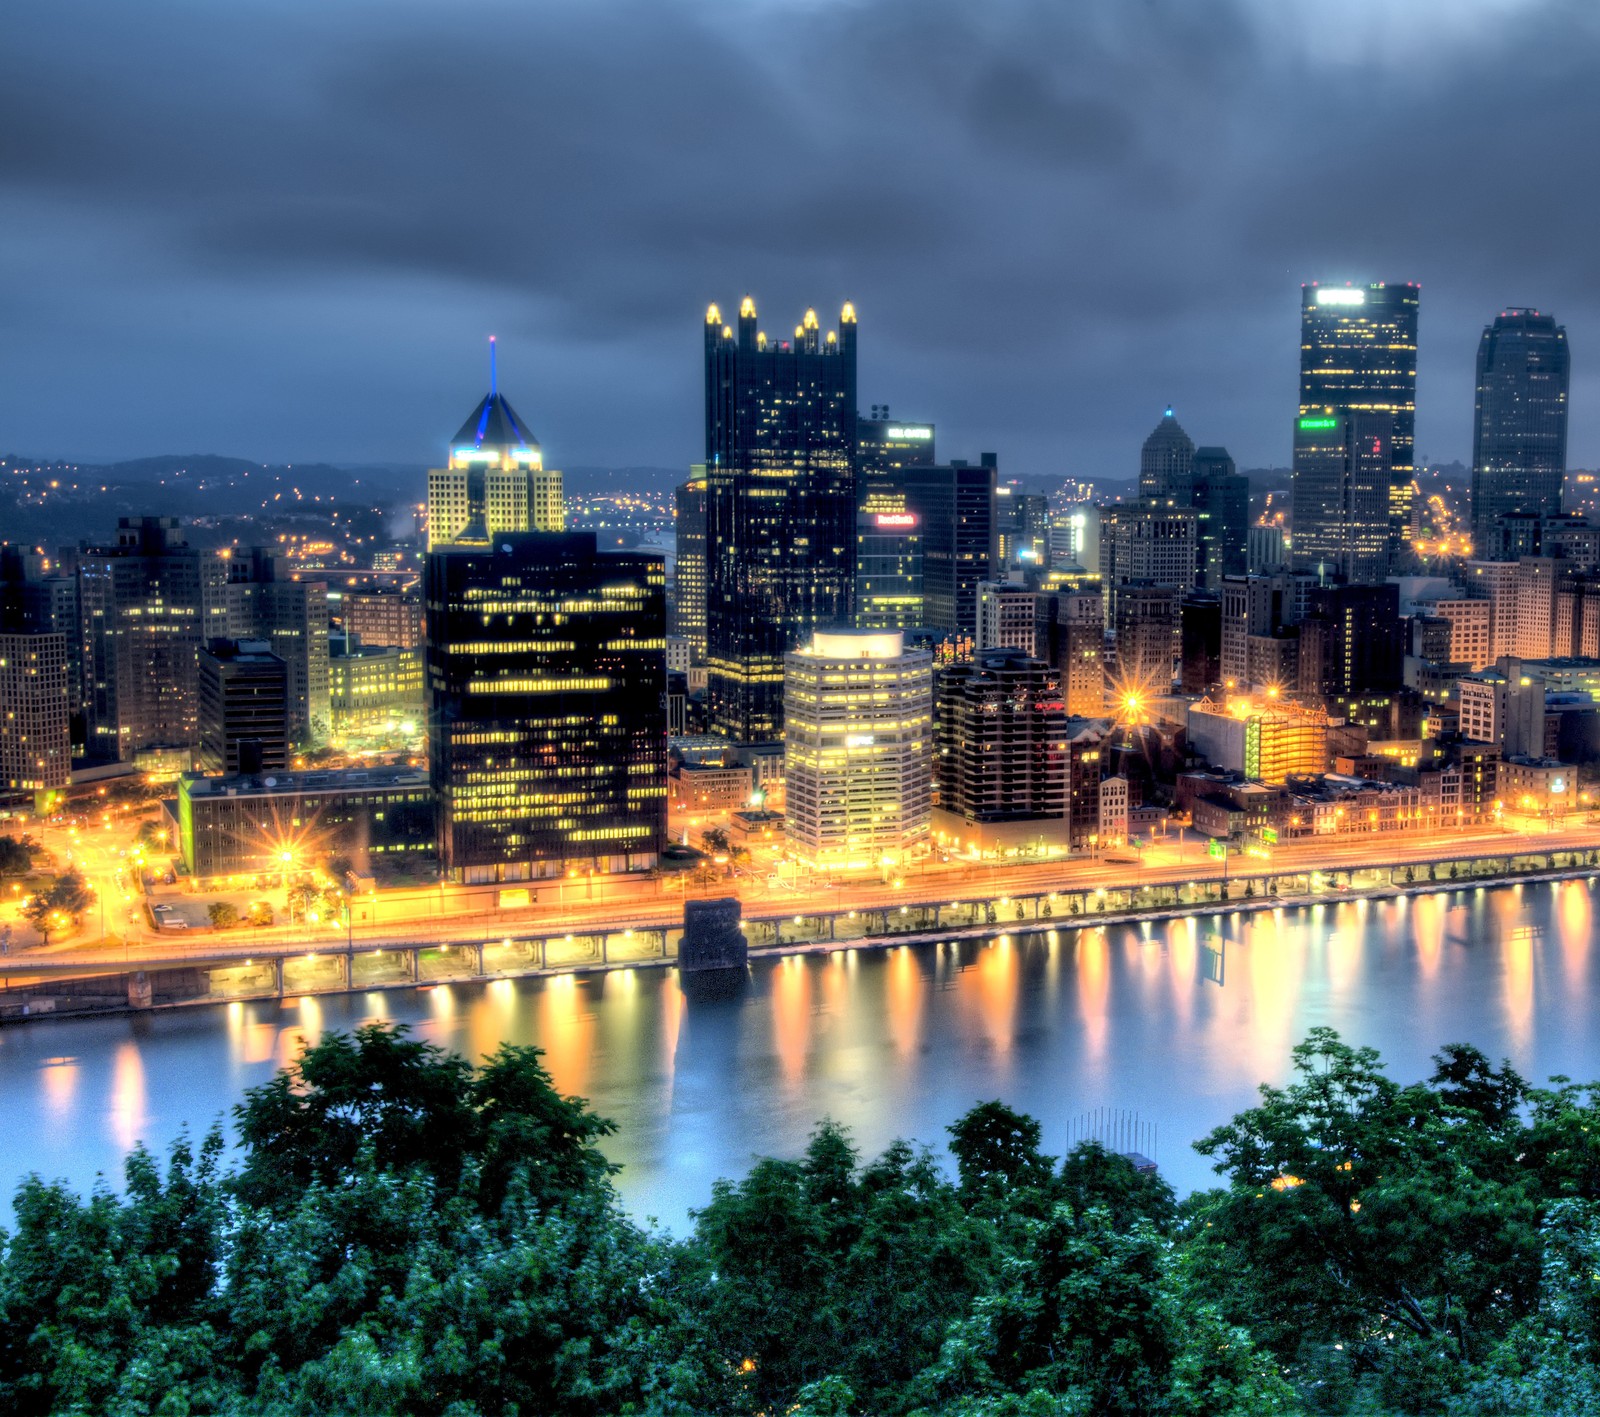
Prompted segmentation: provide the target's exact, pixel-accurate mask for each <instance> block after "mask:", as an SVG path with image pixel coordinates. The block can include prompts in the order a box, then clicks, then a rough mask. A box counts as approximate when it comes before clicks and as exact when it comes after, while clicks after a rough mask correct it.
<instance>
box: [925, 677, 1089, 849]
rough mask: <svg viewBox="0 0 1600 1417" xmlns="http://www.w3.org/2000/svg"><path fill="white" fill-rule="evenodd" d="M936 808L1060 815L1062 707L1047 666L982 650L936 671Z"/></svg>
mask: <svg viewBox="0 0 1600 1417" xmlns="http://www.w3.org/2000/svg"><path fill="white" fill-rule="evenodd" d="M937 695H938V714H937V718H936V722H937V725H938V727H937V734H936V742H937V746H938V752H937V756H936V757H935V760H934V761H935V765H936V770H937V773H938V779H939V803H940V809H941V810H942V811H945V812H949V813H951V814H953V815H954V816H957V817H960V818H962V819H963V820H965V821H968V822H1005V821H1017V820H1024V819H1027V818H1037V817H1064V816H1065V815H1066V811H1067V756H1068V754H1067V731H1066V728H1067V714H1066V710H1065V708H1064V707H1063V706H1062V703H1061V683H1060V679H1059V678H1058V676H1057V675H1056V672H1055V670H1054V669H1053V668H1052V667H1051V666H1049V665H1047V664H1045V663H1043V662H1042V661H1040V660H1037V659H1033V658H1030V657H1029V656H1028V655H1025V654H1022V653H1021V652H1019V651H1017V650H989V651H985V652H984V653H982V654H979V655H976V656H975V657H974V658H973V660H972V661H971V662H970V663H968V664H957V665H953V666H951V667H950V668H948V669H945V670H943V671H941V672H940V675H939V686H938V690H937Z"/></svg>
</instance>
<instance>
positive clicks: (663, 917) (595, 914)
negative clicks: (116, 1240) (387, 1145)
mask: <svg viewBox="0 0 1600 1417" xmlns="http://www.w3.org/2000/svg"><path fill="white" fill-rule="evenodd" d="M1575 848H1576V849H1600V826H1593V825H1585V826H1584V827H1582V828H1579V829H1575V830H1571V831H1557V832H1549V833H1546V832H1539V833H1533V834H1524V833H1521V832H1507V831H1504V830H1483V831H1475V832H1463V833H1456V832H1450V833H1445V832H1431V833H1430V832H1406V833H1403V834H1402V833H1394V834H1384V835H1382V836H1377V837H1374V836H1367V835H1361V836H1351V837H1347V838H1340V839H1333V840H1329V839H1327V838H1322V839H1318V840H1315V841H1302V842H1295V843H1288V844H1284V845H1282V846H1278V847H1275V848H1273V849H1272V853H1271V856H1270V859H1266V860H1263V859H1258V858H1252V857H1248V856H1235V855H1230V858H1229V859H1228V861H1227V864H1226V873H1227V874H1228V875H1230V876H1234V877H1238V876H1243V875H1248V874H1261V873H1263V872H1265V871H1269V870H1270V871H1273V872H1278V873H1283V872H1298V871H1319V870H1320V871H1328V870H1336V869H1337V870H1346V869H1355V868H1359V867H1388V866H1393V865H1404V864H1405V863H1407V862H1409V861H1426V860H1439V859H1444V858H1448V857H1451V856H1473V855H1478V856H1484V855H1495V854H1499V853H1502V852H1504V853H1512V852H1517V851H1544V850H1565V849H1575ZM100 869H103V868H100ZM1223 874H1224V868H1223V863H1222V862H1221V861H1218V860H1216V859H1214V858H1212V857H1210V856H1207V855H1206V854H1204V850H1203V847H1201V846H1200V845H1199V843H1197V842H1194V841H1191V842H1189V843H1188V844H1187V845H1186V846H1185V847H1183V848H1176V847H1174V846H1173V845H1171V844H1170V843H1169V844H1167V845H1165V846H1164V845H1162V844H1161V843H1159V842H1158V843H1156V844H1155V845H1154V846H1152V847H1149V848H1146V849H1145V851H1144V852H1143V853H1142V854H1141V861H1140V864H1137V865H1136V864H1134V863H1133V862H1131V861H1129V862H1123V861H1090V860H1082V859H1077V860H1072V861H1060V860H1058V861H1053V862H1040V863H1034V864H1021V865H1016V864H1013V865H1006V866H998V865H997V866H984V867H972V866H970V865H960V864H958V863H951V864H950V865H949V866H945V865H942V864H936V865H934V866H932V867H930V868H929V869H928V870H927V871H926V872H919V871H914V872H913V873H912V874H911V875H910V876H909V878H908V879H906V880H905V881H903V882H900V883H897V884H894V885H885V884H883V883H882V882H881V881H878V880H876V879H874V880H872V881H870V882H865V883H857V884H852V885H840V886H836V887H834V888H831V889H830V888H827V886H826V885H822V886H820V887H818V888H810V889H794V888H790V887H777V888H772V887H767V886H766V885H765V884H762V885H761V886H760V887H759V889H756V890H751V889H749V887H750V886H751V885H752V884H753V882H752V881H751V880H749V879H748V878H746V879H741V880H736V881H723V882H716V883H713V884H711V885H709V886H706V887H704V888H701V887H695V888H693V889H692V890H691V891H690V895H691V897H695V896H701V895H705V896H719V895H737V896H739V897H740V898H741V900H742V901H743V902H744V907H745V911H746V914H747V915H749V916H751V917H760V916H774V915H784V914H789V913H793V914H797V915H800V914H810V913H814V912H821V911H838V910H853V909H870V908H873V907H880V906H890V905H892V906H898V905H911V904H926V903H929V902H939V901H945V900H957V899H964V900H970V899H974V898H978V899H982V898H989V899H994V900H1000V899H1003V898H1004V897H1006V896H1008V895H1023V894H1031V893H1035V892H1041V891H1049V890H1084V889H1088V890H1094V889H1097V888H1100V887H1105V888H1107V889H1111V888H1120V887H1126V886H1130V885H1159V884H1173V883H1186V882H1191V881H1194V882H1197V881H1203V880H1217V879H1220V878H1221V877H1222V876H1223ZM674 884H675V883H674ZM682 918H683V905H682V896H681V894H680V893H679V891H678V890H673V891H671V892H670V894H669V893H666V892H663V894H662V895H660V896H658V897H656V898H653V899H633V900H622V901H614V902H612V901H595V902H592V903H590V902H583V903H581V904H580V903H577V902H573V903H568V904H567V905H565V906H560V905H556V904H548V905H540V906H535V907H530V908H527V909H523V910H517V911H501V912H496V913H493V914H486V915H477V916H455V917H446V918H444V919H441V920H432V921H427V920H424V921H419V922H418V924H417V925H416V927H415V928H413V929H410V930H406V929H400V928H397V927H395V926H394V925H377V926H371V927H368V926H362V927H359V928H357V929H356V930H355V931H354V932H353V933H351V934H349V935H347V933H346V931H345V929H344V928H343V927H342V926H340V927H333V928H319V929H317V930H315V931H313V932H308V931H307V930H306V929H305V928H304V927H300V928H297V929H293V930H291V929H285V928H281V927H278V928H271V929H263V930H235V931H229V932H226V933H222V934H216V935H213V934H210V933H209V932H205V933H201V932H195V933H194V934H191V935H189V936H188V937H186V938H184V939H183V940H182V941H181V943H180V942H179V941H178V940H176V939H174V938H172V937H171V936H160V937H156V936H154V935H153V934H148V933H147V934H146V935H144V936H143V937H141V938H140V939H138V940H137V941H134V942H132V943H118V944H108V945H107V946H105V947H101V946H99V945H98V944H97V943H80V944H72V943H69V944H65V945H62V946H59V947H56V946H52V947H51V948H50V949H48V950H44V949H35V950H29V951H27V952H26V953H25V955H24V956H22V957H20V958H19V957H17V956H13V959H12V961H11V964H12V968H13V969H16V970H17V971H18V972H19V973H20V972H21V971H22V970H25V969H29V968H30V967H32V968H35V969H37V970H38V971H39V972H40V973H52V974H55V973H60V972H64V971H66V970H68V969H71V968H77V969H84V968H100V969H106V968H124V967H126V965H127V964H129V963H134V964H139V965H144V966H154V965H156V964H158V963H160V964H168V963H174V964H176V963H182V962H185V961H189V960H197V959H218V958H237V959H247V958H251V957H267V956H272V955H292V954H299V953H302V952H305V951H307V950H319V951H331V950H336V949H339V948H340V947H341V946H343V945H344V944H345V943H346V942H347V940H348V941H349V942H351V943H354V944H357V945H361V946H365V947H367V948H378V947H384V946H388V945H412V944H435V943H437V944H447V943H454V942H465V941H479V940H484V939H491V938H493V937H495V936H497V935H506V936H536V935H554V934H557V933H562V932H568V931H570V932H572V933H575V934H583V933H590V932H593V931H595V930H600V929H621V928H623V927H628V926H631V927H634V928H664V927H665V928H670V927H672V926H675V925H678V924H680V923H681V922H682ZM12 980H13V982H16V975H13V976H12Z"/></svg>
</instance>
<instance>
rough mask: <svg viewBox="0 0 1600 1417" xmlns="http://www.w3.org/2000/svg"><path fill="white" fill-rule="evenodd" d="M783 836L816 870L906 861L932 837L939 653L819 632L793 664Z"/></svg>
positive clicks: (875, 637) (856, 634) (877, 638)
mask: <svg viewBox="0 0 1600 1417" xmlns="http://www.w3.org/2000/svg"><path fill="white" fill-rule="evenodd" d="M783 694H784V706H783V717H784V767H785V772H784V777H785V788H784V791H785V803H786V805H785V808H784V829H785V831H786V832H787V834H788V839H789V847H790V850H791V851H792V852H793V853H794V854H795V855H796V856H798V857H799V858H800V859H801V860H802V861H805V862H807V863H808V864H810V865H812V866H877V865H892V864H895V863H897V862H900V861H903V860H904V859H905V857H906V855H907V853H908V852H910V851H912V850H913V849H914V848H917V847H919V846H921V845H922V844H923V843H924V842H926V841H927V839H928V826H929V814H930V812H931V810H932V748H933V741H932V740H933V655H932V654H931V653H930V652H929V651H927V650H920V649H917V650H908V649H907V648H906V647H905V639H904V637H903V636H902V635H900V634H899V633H898V632H895V631H871V630H835V631H826V632H823V631H819V632H818V633H817V634H816V635H815V636H814V637H813V638H812V641H811V643H810V644H809V645H807V646H805V647H804V648H802V649H798V650H792V651H790V653H789V654H788V655H786V656H785V658H784V688H783Z"/></svg>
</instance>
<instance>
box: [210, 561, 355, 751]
mask: <svg viewBox="0 0 1600 1417" xmlns="http://www.w3.org/2000/svg"><path fill="white" fill-rule="evenodd" d="M227 566H228V627H227V633H228V636H229V637H231V638H232V639H236V640H257V639H259V640H264V641H266V643H267V644H268V645H269V646H270V648H271V650H272V652H273V653H274V654H275V655H277V656H278V658H279V659H281V660H282V661H283V663H284V666H285V668H286V669H287V671H288V675H289V688H288V692H289V740H290V742H291V743H297V744H301V745H309V744H316V743H321V742H323V741H324V740H326V738H327V736H328V730H329V726H330V721H331V709H330V707H329V689H328V585H327V582H326V581H325V580H322V579H319V578H307V579H302V578H301V577H300V575H299V573H297V572H295V571H292V570H291V569H290V567H289V564H288V562H287V560H286V559H285V558H283V557H281V556H279V555H278V554H277V553H275V552H274V551H272V550H271V549H270V548H267V547H259V546H258V547H254V548H252V549H251V550H249V551H247V552H242V553H239V554H236V555H232V556H229V557H228V558H227Z"/></svg>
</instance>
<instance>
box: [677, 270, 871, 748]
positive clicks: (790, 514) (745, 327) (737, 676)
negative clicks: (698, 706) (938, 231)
mask: <svg viewBox="0 0 1600 1417" xmlns="http://www.w3.org/2000/svg"><path fill="white" fill-rule="evenodd" d="M737 323H738V328H737V330H735V329H734V327H733V326H732V325H726V324H724V323H723V320H722V315H721V312H720V311H719V310H718V309H717V307H716V306H715V305H713V306H712V307H711V308H710V310H708V311H707V313H706V324H705V406H706V427H705V431H706V484H707V485H706V663H707V667H708V670H709V673H708V675H707V694H708V709H709V713H710V718H711V726H712V730H713V731H714V732H716V733H718V734H720V735H721V736H723V737H725V738H728V739H730V740H732V741H734V742H737V743H760V742H770V741H773V740H775V739H777V738H779V737H781V735H782V732H783V672H784V655H785V654H787V653H788V651H789V650H791V649H793V648H795V647H796V646H797V645H799V644H800V643H802V642H803V641H804V640H805V639H806V638H807V637H808V636H809V635H811V634H812V633H813V632H815V631H816V630H817V629H819V628H824V627H826V626H830V625H840V624H848V623H849V622H850V614H851V603H850V602H851V596H852V592H853V589H854V580H855V524H856V488H855V455H856V312H855V309H854V307H852V306H850V305H846V306H845V307H844V309H843V311H842V313H841V315H840V320H839V329H838V330H837V331H832V330H830V331H828V332H827V333H826V334H824V333H823V331H822V329H821V326H820V325H819V323H818V321H817V316H816V312H815V311H813V310H807V311H806V313H805V317H804V319H803V320H802V321H801V323H800V325H799V326H798V327H797V328H796V330H795V334H794V338H793V340H792V341H791V340H789V339H776V340H774V339H769V338H768V337H767V336H766V334H765V333H763V332H762V331H761V330H760V329H759V328H758V326H757V319H756V306H755V301H754V300H752V299H750V298H749V297H746V298H745V300H744V301H743V302H742V303H741V305H740V307H739V318H738V322H737Z"/></svg>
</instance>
